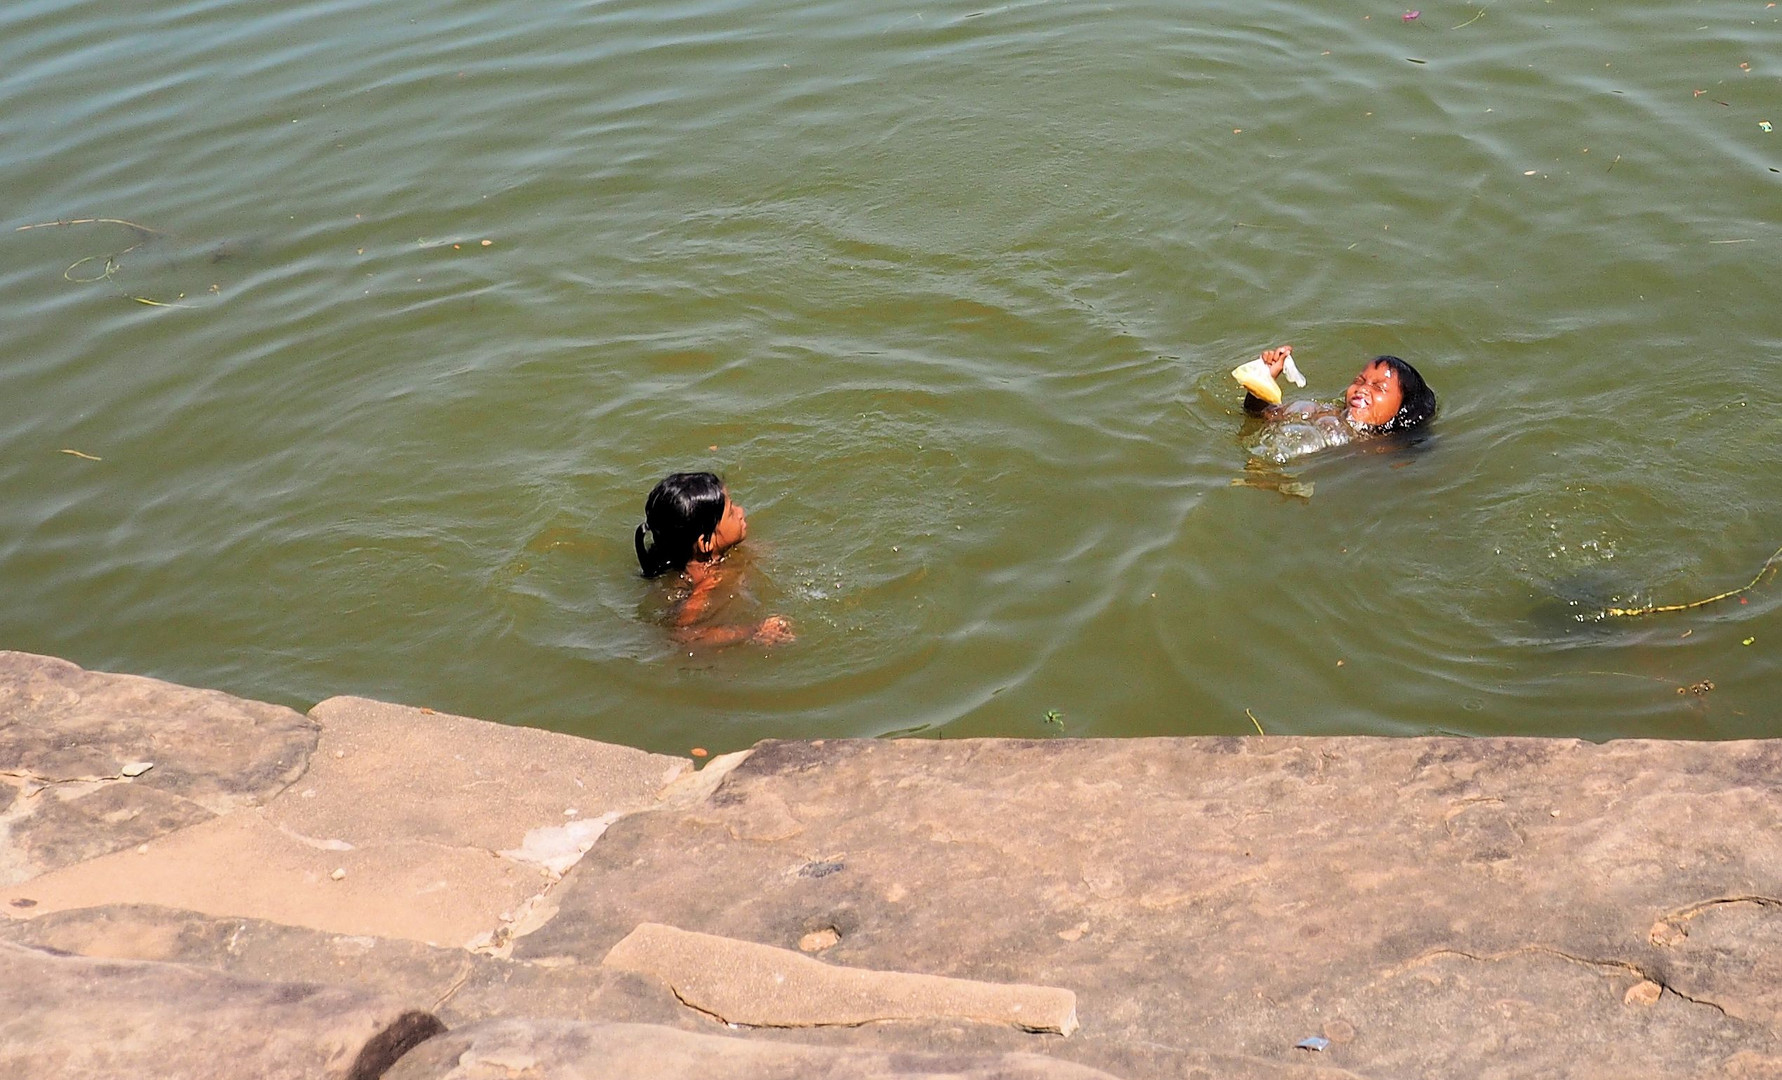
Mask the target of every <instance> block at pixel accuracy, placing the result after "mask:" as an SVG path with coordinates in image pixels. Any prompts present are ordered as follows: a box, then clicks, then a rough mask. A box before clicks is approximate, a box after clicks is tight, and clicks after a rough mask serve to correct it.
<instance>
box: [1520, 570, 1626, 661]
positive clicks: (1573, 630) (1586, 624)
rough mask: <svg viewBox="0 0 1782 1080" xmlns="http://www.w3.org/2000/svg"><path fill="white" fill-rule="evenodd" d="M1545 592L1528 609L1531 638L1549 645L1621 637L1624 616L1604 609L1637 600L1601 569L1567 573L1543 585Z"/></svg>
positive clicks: (1609, 639) (1601, 642) (1623, 635)
mask: <svg viewBox="0 0 1782 1080" xmlns="http://www.w3.org/2000/svg"><path fill="white" fill-rule="evenodd" d="M1545 590H1546V593H1547V595H1546V596H1544V597H1541V598H1540V599H1539V600H1537V601H1535V604H1534V606H1533V608H1531V609H1530V610H1529V612H1528V617H1527V619H1528V624H1529V628H1530V630H1531V635H1530V637H1531V639H1532V640H1533V641H1535V642H1540V643H1543V644H1549V645H1597V644H1604V643H1608V642H1611V641H1616V640H1620V639H1621V638H1623V637H1625V635H1626V631H1627V629H1628V624H1627V622H1626V621H1625V620H1621V619H1611V618H1609V617H1608V616H1607V615H1606V614H1605V613H1606V612H1607V611H1608V609H1609V608H1612V607H1617V606H1621V607H1625V606H1628V605H1630V604H1637V603H1638V600H1637V598H1636V597H1635V596H1634V594H1633V593H1632V591H1631V590H1629V589H1628V588H1627V583H1626V582H1625V581H1620V580H1616V579H1615V578H1613V577H1611V576H1610V574H1609V573H1608V572H1607V571H1604V570H1596V569H1591V570H1585V571H1582V572H1579V573H1574V574H1568V575H1566V576H1565V577H1562V578H1559V579H1558V580H1555V581H1552V582H1549V583H1547V584H1546V586H1545Z"/></svg>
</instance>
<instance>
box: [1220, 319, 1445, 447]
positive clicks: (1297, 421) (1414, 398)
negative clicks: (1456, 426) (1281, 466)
mask: <svg viewBox="0 0 1782 1080" xmlns="http://www.w3.org/2000/svg"><path fill="white" fill-rule="evenodd" d="M1291 353H1292V347H1291V346H1283V347H1282V348H1279V349H1269V350H1267V351H1266V352H1264V353H1263V354H1262V360H1263V363H1265V364H1267V365H1268V370H1269V374H1271V375H1274V376H1277V377H1278V376H1279V375H1280V374H1281V371H1282V369H1283V368H1285V367H1286V366H1287V359H1288V357H1289V356H1290V355H1291ZM1244 411H1245V412H1247V413H1249V414H1250V415H1252V416H1257V417H1261V418H1262V419H1264V420H1267V421H1269V422H1270V423H1269V424H1268V425H1267V426H1266V427H1265V428H1263V429H1262V431H1260V432H1259V433H1258V434H1257V435H1256V437H1255V438H1254V439H1253V440H1252V445H1251V446H1250V451H1251V453H1253V454H1255V455H1256V456H1257V457H1261V458H1267V459H1268V460H1271V461H1274V462H1277V463H1285V462H1287V461H1289V460H1291V459H1293V458H1296V457H1300V456H1302V455H1305V454H1310V453H1313V452H1315V451H1318V450H1326V449H1329V448H1330V447H1333V446H1342V445H1344V444H1346V443H1351V442H1355V441H1356V440H1358V439H1365V438H1369V437H1372V436H1376V435H1382V434H1386V433H1388V432H1402V431H1410V430H1411V429H1413V428H1416V427H1419V426H1420V425H1422V424H1423V423H1425V422H1426V421H1428V420H1429V418H1430V417H1432V416H1434V415H1435V411H1436V396H1435V391H1434V390H1431V389H1430V388H1429V384H1428V383H1426V382H1424V381H1423V376H1422V375H1420V374H1418V372H1417V369H1416V368H1414V367H1412V366H1411V365H1409V364H1407V363H1405V362H1404V361H1403V360H1400V359H1399V358H1398V357H1396V356H1377V357H1375V358H1374V359H1373V360H1371V361H1369V363H1368V365H1367V366H1366V367H1364V368H1362V369H1361V373H1360V374H1358V375H1356V376H1355V381H1354V382H1352V383H1350V384H1349V388H1348V389H1347V390H1346V391H1344V392H1343V398H1342V401H1340V402H1318V401H1295V402H1293V403H1291V404H1287V405H1270V404H1268V403H1267V402H1265V401H1263V400H1262V399H1261V398H1259V397H1257V396H1256V395H1255V394H1252V393H1250V392H1249V391H1248V390H1246V391H1244Z"/></svg>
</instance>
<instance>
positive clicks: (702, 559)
mask: <svg viewBox="0 0 1782 1080" xmlns="http://www.w3.org/2000/svg"><path fill="white" fill-rule="evenodd" d="M748 535H749V523H748V520H747V519H746V518H745V517H744V515H743V508H742V505H741V504H740V503H738V502H737V501H736V500H735V499H732V498H731V497H730V492H729V490H728V489H727V488H725V486H724V482H723V481H722V480H720V479H718V477H717V476H716V475H714V474H712V473H709V472H687V473H673V474H671V475H670V476H668V477H667V478H666V479H664V480H663V481H662V482H661V483H659V484H657V485H656V486H655V488H654V489H653V490H651V492H650V494H649V497H648V498H647V499H645V500H644V520H643V523H642V524H641V525H639V526H638V527H637V531H636V532H635V533H633V534H632V543H633V545H634V546H635V547H636V548H637V561H638V564H639V565H640V566H642V567H643V576H644V577H647V578H654V577H660V576H662V575H663V574H666V573H668V572H669V571H671V570H678V571H680V572H681V574H682V575H683V576H685V577H686V579H687V581H688V582H689V583H690V584H691V585H692V591H690V592H689V593H688V594H687V598H686V599H685V600H682V601H681V603H680V606H679V607H678V608H676V610H675V614H674V627H675V637H677V638H678V639H680V640H681V641H683V642H686V643H688V644H700V645H734V644H736V643H737V642H741V641H753V642H755V643H756V644H759V645H778V644H782V643H784V642H788V641H791V640H792V638H793V635H792V623H791V622H790V621H789V620H788V619H787V618H786V617H785V616H783V615H769V616H768V617H767V618H765V619H762V620H761V622H760V623H758V624H757V623H745V624H742V625H734V626H702V625H699V623H700V620H701V619H703V618H705V617H706V615H707V613H708V612H709V610H710V608H711V602H712V593H713V592H714V591H715V590H716V589H717V587H718V584H719V582H720V581H721V580H722V578H723V573H722V560H723V556H724V553H725V552H726V551H729V550H730V549H731V548H733V547H735V546H736V545H738V544H740V543H742V541H743V538H744V537H746V536H748Z"/></svg>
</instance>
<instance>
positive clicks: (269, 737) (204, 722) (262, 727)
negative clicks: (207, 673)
mask: <svg viewBox="0 0 1782 1080" xmlns="http://www.w3.org/2000/svg"><path fill="white" fill-rule="evenodd" d="M315 740H316V725H315V724H314V723H313V722H312V721H310V720H307V719H305V718H304V717H303V716H302V715H300V714H298V713H296V712H293V711H292V710H290V709H285V708H280V707H278V706H276V705H266V704H263V703H261V702H257V701H244V700H242V699H240V698H234V697H230V696H229V695H227V694H222V693H218V692H216V691H212V690H193V689H190V688H188V687H183V686H174V685H172V684H171V683H164V682H161V681H159V680H157V679H145V678H142V677H140V676H135V675H107V674H102V673H99V672H90V671H84V670H82V669H81V668H79V667H77V666H75V665H74V664H71V663H69V662H67V661H66V660H57V659H55V658H53V657H48V656H34V655H32V654H30V653H19V652H0V885H9V884H15V883H17V882H21V881H28V880H30V879H31V878H33V877H36V876H37V875H39V874H43V873H47V872H49V871H51V870H55V869H59V868H61V867H65V866H70V865H73V864H74V863H77V862H80V861H82V860H84V859H89V858H92V857H94V856H96V855H103V854H106V853H107V852H113V851H121V850H124V849H126V848H129V847H134V846H136V845H138V844H141V843H144V842H145V841H148V840H153V839H156V838H158V837H161V836H164V835H166V834H168V833H170V832H173V831H175V830H178V829H181V828H185V827H186V826H188V825H192V824H196V823H198V822H200V821H203V820H206V819H208V818H210V817H212V816H214V815H216V814H219V813H224V812H227V811H229V810H233V809H237V808H240V807H246V806H252V805H256V804H258V803H261V802H264V801H265V800H267V799H269V798H271V797H272V796H273V795H275V794H276V793H277V792H278V791H279V790H280V789H281V788H283V787H284V786H285V784H287V783H289V782H290V781H291V780H292V779H294V778H295V777H296V776H297V775H298V774H300V773H301V772H302V771H303V768H304V765H305V763H306V762H307V760H308V758H309V753H310V751H311V749H312V748H313V747H314V745H315Z"/></svg>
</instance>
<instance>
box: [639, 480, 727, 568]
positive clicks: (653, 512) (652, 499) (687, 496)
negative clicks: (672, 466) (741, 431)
mask: <svg viewBox="0 0 1782 1080" xmlns="http://www.w3.org/2000/svg"><path fill="white" fill-rule="evenodd" d="M728 502H729V498H728V497H727V496H726V495H725V494H724V481H722V480H720V479H718V478H717V477H716V476H715V475H713V474H712V473H708V472H678V473H674V474H673V475H671V476H669V477H668V478H667V479H665V480H663V481H662V482H661V483H660V484H657V485H656V487H655V488H654V489H653V490H652V491H651V492H650V496H649V498H647V499H645V500H644V520H643V524H641V525H639V526H638V527H637V532H636V533H634V534H633V535H632V538H631V539H632V542H633V543H634V544H635V545H636V546H637V562H638V565H640V566H642V567H643V576H644V577H647V578H653V577H657V576H659V575H661V574H665V573H667V572H668V571H670V570H679V569H681V568H682V567H684V566H686V565H687V563H688V562H689V561H691V560H692V558H693V555H694V552H695V550H696V549H695V547H694V545H695V544H696V543H697V542H698V541H700V540H702V539H704V538H706V537H709V536H711V535H712V533H714V532H716V531H717V530H718V522H719V521H721V520H723V518H724V507H725V505H726V504H727V503H728ZM646 532H647V533H649V535H650V542H649V543H648V544H645V543H644V534H645V533H646Z"/></svg>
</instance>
